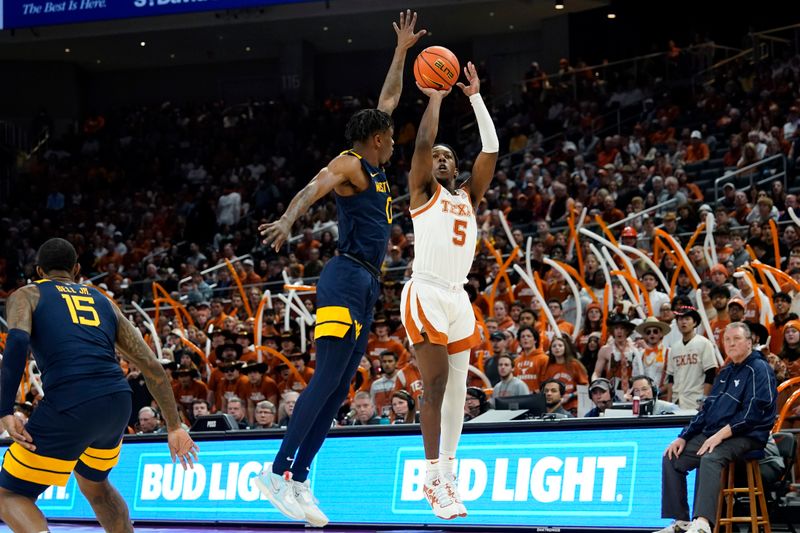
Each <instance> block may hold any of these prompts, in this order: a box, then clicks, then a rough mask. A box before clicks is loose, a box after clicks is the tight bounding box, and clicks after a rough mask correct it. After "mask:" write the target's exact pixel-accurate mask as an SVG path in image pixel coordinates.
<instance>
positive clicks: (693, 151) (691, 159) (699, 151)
mask: <svg viewBox="0 0 800 533" xmlns="http://www.w3.org/2000/svg"><path fill="white" fill-rule="evenodd" d="M709 157H710V152H709V151H708V145H707V144H706V143H699V144H697V145H695V144H690V145H689V146H688V147H687V148H686V157H685V158H684V161H685V162H687V163H696V162H697V161H705V160H706V159H708V158H709Z"/></svg>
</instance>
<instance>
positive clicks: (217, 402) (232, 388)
mask: <svg viewBox="0 0 800 533" xmlns="http://www.w3.org/2000/svg"><path fill="white" fill-rule="evenodd" d="M248 385H249V383H248V381H247V378H246V377H244V376H239V377H238V378H237V379H236V380H235V381H229V380H227V379H222V380H220V382H219V383H218V384H217V388H216V390H215V391H214V407H215V408H216V409H217V411H221V410H222V409H223V407H224V404H225V402H226V401H227V400H229V399H231V398H233V397H234V396H235V397H237V398H241V399H244V398H245V396H246V394H247V392H248V388H249V387H248Z"/></svg>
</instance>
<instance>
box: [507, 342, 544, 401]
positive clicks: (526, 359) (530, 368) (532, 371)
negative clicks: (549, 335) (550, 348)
mask: <svg viewBox="0 0 800 533" xmlns="http://www.w3.org/2000/svg"><path fill="white" fill-rule="evenodd" d="M549 360H550V358H549V357H547V356H546V355H545V354H544V352H542V351H541V350H534V351H533V352H531V353H528V354H523V355H520V356H519V357H517V359H516V360H515V361H514V375H515V376H517V377H518V378H519V379H521V380H522V381H523V382H524V383H525V385H527V386H528V390H529V391H531V393H535V392H539V389H540V388H541V382H542V380H543V378H542V376H543V375H544V371H545V369H546V368H547V363H548V362H549Z"/></svg>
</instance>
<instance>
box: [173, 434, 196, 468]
mask: <svg viewBox="0 0 800 533" xmlns="http://www.w3.org/2000/svg"><path fill="white" fill-rule="evenodd" d="M167 444H168V445H169V455H170V457H172V462H173V463H174V462H175V459H178V460H179V461H180V462H181V466H182V467H183V469H184V470H186V469H187V468H194V463H196V462H197V452H198V451H199V450H200V448H198V446H197V444H195V443H194V441H193V440H192V437H190V436H189V434H188V433H186V430H185V429H183V428H178V429H173V430H172V431H170V432H169V434H168V435H167Z"/></svg>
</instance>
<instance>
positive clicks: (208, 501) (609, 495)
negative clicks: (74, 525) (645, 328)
mask: <svg viewBox="0 0 800 533" xmlns="http://www.w3.org/2000/svg"><path fill="white" fill-rule="evenodd" d="M387 433H389V434H384V435H379V436H375V435H369V436H367V435H364V436H358V435H352V434H348V435H336V432H334V433H333V434H332V435H331V437H329V438H328V440H327V441H326V442H325V444H324V446H323V447H322V450H321V452H320V454H319V455H318V456H317V459H316V462H315V464H314V465H313V467H312V473H311V476H310V479H311V484H312V488H313V491H314V493H315V495H316V496H317V498H318V499H319V501H320V506H321V508H322V509H323V511H324V512H325V513H327V515H328V516H329V517H330V519H331V522H332V523H341V524H364V525H369V524H416V525H419V524H430V525H436V524H439V525H440V522H438V521H437V520H436V519H435V518H434V517H433V515H432V514H431V512H430V509H429V507H428V504H427V502H426V501H425V499H424V496H423V493H422V484H423V481H424V479H425V461H424V455H423V451H422V442H421V437H420V436H419V435H416V434H411V433H407V432H403V433H399V434H394V435H392V434H390V433H391V431H387ZM677 433H678V429H677V428H675V427H655V428H639V429H613V428H607V427H604V428H599V429H585V430H580V431H578V430H560V431H513V432H489V433H465V434H464V435H463V437H462V439H461V446H460V447H459V456H458V476H459V490H460V492H461V495H462V497H463V499H464V503H465V505H466V506H467V508H468V510H469V516H468V517H467V518H465V519H459V520H458V523H459V524H460V525H475V526H480V525H495V526H510V527H539V528H570V527H574V528H585V527H608V528H625V527H631V528H642V527H647V528H653V529H657V528H659V527H663V526H664V525H666V524H667V523H668V521H667V520H663V519H661V518H660V514H661V513H660V502H661V457H662V454H663V452H664V450H665V449H666V447H667V445H668V444H669V443H670V442H671V441H672V440H673V439H674V438H675V436H676V435H677ZM276 437H277V436H276ZM279 443H280V441H279V439H278V438H275V437H267V438H258V439H255V438H254V439H250V438H247V436H246V433H239V434H237V435H236V436H232V437H231V438H229V439H226V440H208V441H200V442H199V446H200V463H199V464H198V465H196V466H195V469H194V470H189V471H186V472H184V471H183V470H182V469H181V467H180V466H179V465H173V464H172V462H171V461H170V458H169V454H168V452H167V446H166V442H137V441H134V440H131V441H126V443H125V444H124V445H123V447H122V454H121V459H120V462H119V465H118V466H117V467H116V468H114V470H113V471H112V473H111V481H112V482H113V483H114V485H115V486H116V487H117V488H118V489H119V490H120V492H121V493H122V496H123V497H124V498H125V500H126V501H127V502H128V505H129V506H130V510H131V517H132V518H133V519H134V520H160V521H171V520H174V521H185V522H208V521H215V522H283V521H285V519H284V518H283V516H282V515H281V514H280V513H278V512H277V511H276V510H275V509H274V508H273V507H272V505H271V504H270V503H269V502H267V501H266V500H265V499H264V498H263V497H262V496H261V494H260V493H259V492H258V489H256V487H255V485H254V484H253V477H254V476H255V475H256V474H257V473H258V472H259V471H260V470H261V469H262V468H265V467H269V465H270V461H271V460H272V458H273V457H274V455H275V453H276V451H277V449H278V445H279ZM693 486H694V478H693V476H692V477H690V478H689V493H690V494H689V501H690V502H691V501H692V493H693V490H692V489H693ZM39 505H40V506H41V508H42V509H43V511H44V512H45V514H46V515H47V516H48V517H49V518H63V519H80V518H90V517H92V511H91V508H90V507H89V505H88V503H87V502H86V500H85V499H84V498H83V496H82V495H81V494H80V492H79V491H78V489H77V486H76V484H75V481H74V477H73V478H70V482H69V484H68V485H67V486H66V487H56V488H50V489H48V491H47V492H45V493H44V494H43V495H42V497H41V498H40V499H39Z"/></svg>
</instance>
